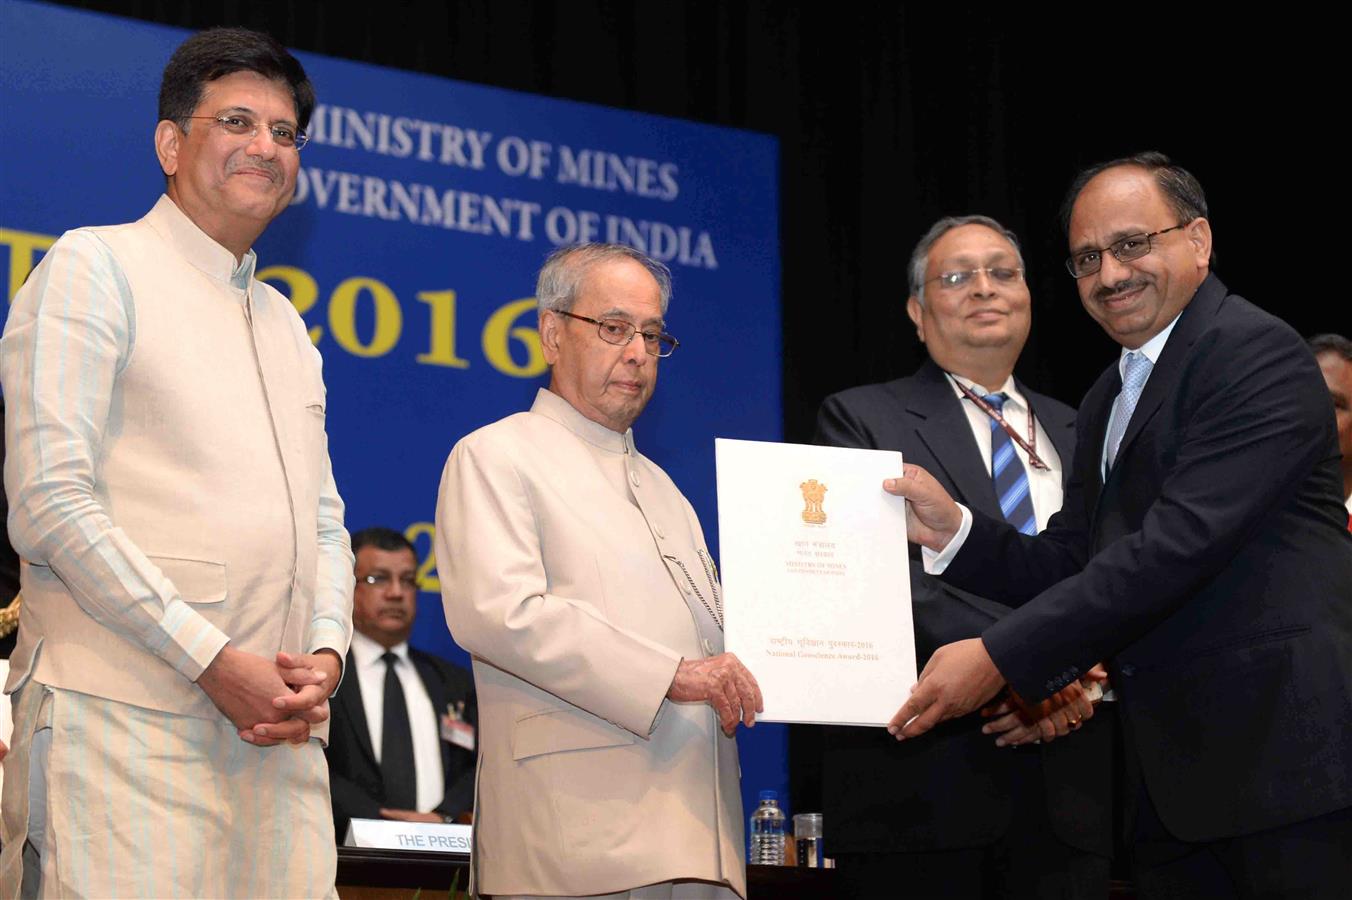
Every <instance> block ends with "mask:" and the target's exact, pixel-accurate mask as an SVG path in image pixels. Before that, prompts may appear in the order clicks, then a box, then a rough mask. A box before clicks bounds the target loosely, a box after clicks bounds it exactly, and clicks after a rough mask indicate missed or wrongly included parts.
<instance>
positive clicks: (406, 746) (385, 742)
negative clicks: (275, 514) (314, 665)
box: [325, 528, 478, 842]
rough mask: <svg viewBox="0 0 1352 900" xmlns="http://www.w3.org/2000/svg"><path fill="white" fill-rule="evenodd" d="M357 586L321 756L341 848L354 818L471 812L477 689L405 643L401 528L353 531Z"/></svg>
mask: <svg viewBox="0 0 1352 900" xmlns="http://www.w3.org/2000/svg"><path fill="white" fill-rule="evenodd" d="M352 549H353V552H355V553H356V556H357V565H356V574H357V589H356V594H355V596H354V598H353V605H352V628H353V634H352V646H351V648H350V649H349V650H348V654H347V668H346V672H347V677H346V678H344V679H343V682H342V684H341V685H339V687H338V691H337V692H336V693H335V694H334V695H333V701H332V706H333V724H332V728H331V731H330V733H329V746H328V749H327V750H326V751H325V755H326V756H327V757H328V761H329V781H330V784H331V787H332V790H333V822H334V826H335V834H336V835H337V838H338V840H339V842H341V841H342V840H343V838H344V835H346V834H347V825H348V822H349V821H350V820H351V819H354V818H357V819H400V820H402V821H405V822H448V821H454V820H456V819H459V818H461V817H466V816H468V814H469V813H470V812H471V811H472V810H473V808H474V749H475V748H474V736H475V724H476V722H477V720H478V717H477V715H476V713H475V703H474V684H473V680H472V679H471V677H470V674H469V672H467V671H465V670H464V669H462V668H461V667H460V666H457V665H455V664H454V663H452V662H450V661H448V660H445V659H442V658H441V657H439V656H433V655H431V654H430V653H423V652H422V651H421V650H415V649H413V648H412V647H410V646H409V645H408V636H409V633H410V632H412V631H413V618H414V615H415V614H416V613H417V610H418V557H417V554H416V553H415V552H414V549H413V545H412V544H411V543H409V541H408V539H407V538H405V537H404V536H403V535H402V534H400V533H399V532H397V531H391V530H390V529H388V528H367V529H365V530H363V531H359V532H357V533H356V534H354V535H352Z"/></svg>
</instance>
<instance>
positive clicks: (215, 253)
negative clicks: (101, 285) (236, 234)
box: [146, 194, 258, 291]
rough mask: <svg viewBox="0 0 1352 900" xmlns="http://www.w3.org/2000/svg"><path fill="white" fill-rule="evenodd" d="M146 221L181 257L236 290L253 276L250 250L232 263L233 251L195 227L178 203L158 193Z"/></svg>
mask: <svg viewBox="0 0 1352 900" xmlns="http://www.w3.org/2000/svg"><path fill="white" fill-rule="evenodd" d="M146 221H147V222H149V223H150V227H151V228H154V229H155V231H156V232H158V233H159V234H160V235H161V236H163V237H164V239H165V240H167V241H168V242H169V243H171V244H173V246H174V249H175V250H177V251H178V252H179V253H181V254H182V255H183V258H184V259H186V260H187V261H188V262H190V263H192V265H193V268H196V269H198V270H200V271H201V272H203V273H204V274H206V275H207V276H209V277H211V278H214V279H215V280H216V281H222V282H226V283H228V284H230V285H231V286H232V287H234V288H236V289H238V290H241V291H242V290H245V289H246V288H248V286H249V281H250V280H251V279H252V278H253V273H254V263H255V262H256V261H257V259H258V257H257V255H255V254H254V252H253V250H250V251H249V252H248V253H246V254H244V259H243V260H241V261H240V263H239V265H235V254H233V253H231V252H230V251H229V250H227V249H225V248H224V247H222V246H221V245H220V244H218V243H216V241H215V240H213V239H212V238H211V237H210V236H209V235H208V234H207V233H206V232H205V231H203V230H202V229H200V228H198V227H197V225H196V224H195V223H194V222H193V220H192V219H189V218H188V217H187V215H185V214H184V212H183V210H181V209H179V208H178V204H177V203H175V202H174V201H173V200H170V199H169V195H168V194H161V195H160V199H159V201H158V202H156V204H155V206H154V208H152V209H151V210H150V212H148V213H146Z"/></svg>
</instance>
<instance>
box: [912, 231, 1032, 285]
mask: <svg viewBox="0 0 1352 900" xmlns="http://www.w3.org/2000/svg"><path fill="white" fill-rule="evenodd" d="M964 225H984V226H985V227H987V228H989V229H990V230H991V231H994V232H995V233H996V234H998V235H1000V237H1002V238H1004V239H1005V240H1007V241H1009V243H1010V244H1011V245H1012V246H1013V247H1014V255H1015V256H1017V257H1018V258H1019V268H1020V269H1022V268H1023V267H1024V266H1023V251H1022V250H1020V249H1019V239H1018V238H1017V237H1015V236H1014V232H1012V231H1010V230H1009V229H1008V228H1006V227H1005V226H1003V225H1001V224H1000V223H999V222H997V221H995V220H994V219H992V218H991V217H990V216H980V215H972V216H944V217H943V218H942V219H940V220H939V221H937V222H935V223H934V224H933V225H931V226H930V230H929V231H927V232H925V236H924V237H922V238H921V239H920V243H918V244H916V245H915V249H914V250H912V251H911V266H910V279H911V296H912V297H914V298H915V299H916V300H917V301H919V302H920V304H921V305H922V306H923V305H924V303H925V266H926V265H928V264H929V253H930V251H931V250H933V249H934V245H935V244H937V243H938V242H939V238H941V237H943V236H944V235H946V234H948V233H949V232H950V231H952V230H953V229H954V228H961V227H962V226H964Z"/></svg>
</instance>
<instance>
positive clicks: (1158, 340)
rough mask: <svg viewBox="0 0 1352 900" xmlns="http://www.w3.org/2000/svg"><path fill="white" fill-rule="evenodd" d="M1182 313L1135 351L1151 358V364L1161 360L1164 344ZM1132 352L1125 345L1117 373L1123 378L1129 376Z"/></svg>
mask: <svg viewBox="0 0 1352 900" xmlns="http://www.w3.org/2000/svg"><path fill="white" fill-rule="evenodd" d="M1181 315H1183V313H1182V312H1180V313H1179V314H1178V315H1177V316H1174V320H1173V321H1172V322H1170V323H1169V324H1168V325H1166V326H1164V330H1163V331H1161V332H1160V333H1159V334H1157V335H1155V336H1154V337H1152V338H1151V339H1150V340H1148V341H1146V342H1145V343H1144V344H1142V345H1141V346H1140V347H1137V348H1136V351H1135V352H1137V353H1140V354H1141V355H1142V356H1144V357H1145V358H1146V359H1148V360H1150V365H1151V366H1154V365H1155V363H1157V362H1159V361H1160V354H1161V353H1163V352H1164V345H1165V344H1166V343H1167V342H1168V340H1169V335H1170V333H1171V332H1173V330H1174V326H1175V325H1177V324H1178V318H1179V316H1181ZM1131 352H1132V351H1131V350H1128V349H1127V348H1126V347H1123V348H1122V355H1121V356H1120V357H1118V360H1117V374H1118V375H1120V376H1121V377H1122V378H1123V379H1125V378H1126V377H1127V354H1128V353H1131Z"/></svg>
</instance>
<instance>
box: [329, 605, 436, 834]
mask: <svg viewBox="0 0 1352 900" xmlns="http://www.w3.org/2000/svg"><path fill="white" fill-rule="evenodd" d="M390 652H391V653H393V654H394V655H395V656H397V657H398V661H397V662H396V663H395V664H394V672H395V674H396V675H398V676H399V683H400V684H401V685H402V686H403V688H404V705H405V706H407V707H408V724H409V729H410V730H411V731H412V733H413V767H414V770H415V774H416V776H417V785H418V790H417V798H418V812H431V811H432V810H434V809H436V808H437V807H438V806H440V805H441V801H442V800H444V799H445V798H446V781H445V777H446V773H445V772H444V771H443V769H442V765H441V736H440V733H439V728H438V724H439V722H440V716H441V714H442V713H444V712H445V710H435V709H433V708H432V698H431V697H429V696H428V695H427V688H426V687H424V686H423V682H422V678H421V677H419V675H418V672H417V670H416V669H414V668H413V661H412V660H411V659H409V658H408V643H407V642H405V643H402V644H396V645H395V646H393V647H391V648H390ZM384 655H385V648H384V647H382V646H381V645H380V644H377V643H376V642H375V641H373V640H371V639H370V638H369V637H367V636H366V635H364V634H362V633H361V632H360V631H354V632H353V633H352V662H353V664H354V666H355V667H356V669H357V681H358V683H359V684H360V685H361V703H362V707H363V708H364V709H365V710H366V728H367V730H368V731H369V732H370V734H371V750H372V751H374V753H375V756H376V762H377V763H379V762H380V740H381V737H382V736H383V734H384V728H385V661H384V660H382V659H381V657H382V656H384Z"/></svg>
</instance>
